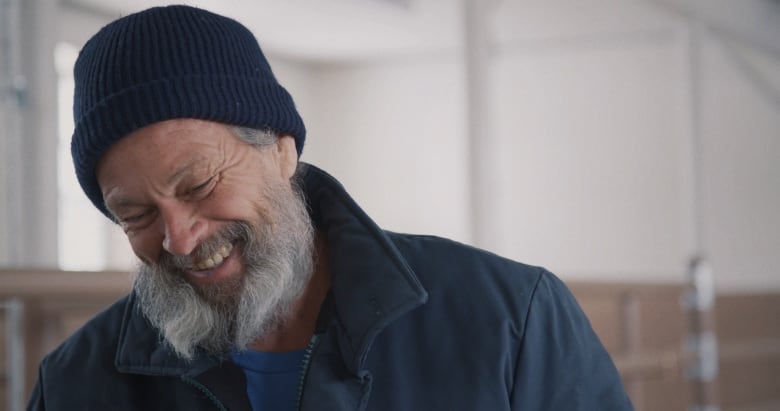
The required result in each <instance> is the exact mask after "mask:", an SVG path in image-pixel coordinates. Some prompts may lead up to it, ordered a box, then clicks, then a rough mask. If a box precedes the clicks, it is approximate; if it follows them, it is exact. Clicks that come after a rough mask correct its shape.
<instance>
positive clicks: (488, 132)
mask: <svg viewBox="0 0 780 411" xmlns="http://www.w3.org/2000/svg"><path fill="white" fill-rule="evenodd" d="M493 6H495V4H494V2H493V1H490V0H464V17H465V22H464V23H465V25H464V34H465V52H464V58H465V68H466V89H467V93H466V97H467V108H468V109H467V115H468V119H467V120H468V121H467V122H468V139H469V162H470V164H469V167H470V173H469V175H470V181H469V184H470V188H471V197H470V199H471V204H470V207H471V240H472V243H473V244H475V245H477V246H479V247H483V248H486V249H489V250H491V251H495V252H499V253H506V252H507V249H508V247H509V244H508V239H509V232H508V229H507V227H508V224H507V223H508V222H509V221H510V217H511V214H510V213H509V211H510V210H509V209H510V207H509V199H508V194H509V192H508V191H507V190H508V184H509V180H510V179H509V170H510V167H509V161H507V159H506V158H505V156H504V155H503V153H506V152H507V147H503V146H502V141H501V139H500V138H499V136H498V135H497V134H496V132H495V130H494V128H493V122H492V105H493V103H494V99H493V96H492V93H491V91H492V89H493V85H492V83H491V80H492V76H491V60H492V58H493V47H492V43H491V38H490V35H489V32H488V31H489V27H490V25H489V24H488V23H489V21H488V19H489V12H490V9H491V8H492V7H493Z"/></svg>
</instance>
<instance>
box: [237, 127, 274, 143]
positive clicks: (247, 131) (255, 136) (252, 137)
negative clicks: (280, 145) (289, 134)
mask: <svg viewBox="0 0 780 411" xmlns="http://www.w3.org/2000/svg"><path fill="white" fill-rule="evenodd" d="M228 129H229V130H230V132H231V133H233V135H234V136H236V137H237V138H238V139H239V140H241V141H243V142H245V143H247V144H250V145H253V146H255V147H257V148H263V147H268V146H270V145H271V144H274V143H276V140H278V139H279V135H278V134H277V133H275V132H274V131H271V130H269V129H265V130H259V129H256V128H251V127H241V126H228Z"/></svg>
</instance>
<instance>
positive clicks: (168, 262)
mask: <svg viewBox="0 0 780 411" xmlns="http://www.w3.org/2000/svg"><path fill="white" fill-rule="evenodd" d="M265 194H266V200H267V202H268V208H267V210H268V214H270V215H263V213H260V212H259V214H260V223H259V226H256V227H255V226H252V225H251V224H250V223H248V222H244V221H237V222H233V223H231V224H229V225H228V226H227V227H226V228H225V229H224V230H222V231H220V232H219V233H217V234H215V235H214V236H213V237H212V238H210V239H208V240H207V241H204V243H203V244H202V245H200V246H199V247H198V249H197V250H196V251H195V252H194V253H193V255H190V256H173V255H171V254H169V253H165V252H164V253H163V255H162V256H161V258H160V261H159V263H157V264H143V263H142V264H141V265H140V267H139V270H138V275H137V276H136V278H135V281H134V283H133V289H134V290H135V292H136V294H137V295H138V299H139V303H140V304H139V306H140V308H141V311H142V313H143V314H144V315H145V316H146V318H147V319H148V320H149V321H150V322H151V324H152V325H153V326H154V327H155V328H157V329H158V330H159V332H160V333H161V335H162V337H163V338H164V340H165V341H166V342H167V343H168V344H169V345H170V346H171V347H172V348H173V350H174V351H175V352H176V353H177V354H178V355H179V356H180V357H182V358H184V359H188V360H189V359H192V358H193V357H194V356H195V354H196V352H197V350H198V349H201V350H203V351H205V352H206V353H208V354H217V355H219V354H224V353H226V352H228V351H230V350H244V349H246V348H247V347H248V346H249V345H250V344H251V343H252V342H254V341H256V340H257V339H260V338H262V337H263V336H265V335H267V334H268V333H269V332H272V331H274V330H276V329H278V328H279V327H280V326H282V325H283V324H284V322H285V321H286V319H287V318H289V316H290V315H292V314H293V313H292V309H293V306H294V304H295V303H296V301H297V300H298V298H299V297H300V296H301V295H302V293H303V291H304V289H305V288H306V285H307V284H308V282H309V279H310V278H311V274H312V268H313V253H314V242H313V239H314V229H313V226H312V223H311V219H310V217H309V214H308V212H307V209H306V203H305V200H304V198H303V194H302V193H301V190H300V189H299V188H298V187H297V185H296V184H293V185H292V189H291V188H290V186H285V185H283V184H281V183H280V184H278V185H276V186H273V187H271V186H269V189H268V190H266V193H265ZM236 240H238V244H243V251H242V255H241V257H242V258H243V262H244V264H245V268H246V273H242V274H243V275H237V276H235V278H230V279H226V280H224V281H220V282H219V283H217V284H214V285H210V286H208V287H195V286H193V285H191V284H190V283H188V282H187V281H185V279H184V276H183V270H184V269H186V268H187V267H191V266H192V261H193V260H198V259H200V258H201V256H210V255H213V252H214V250H216V249H217V248H219V247H220V246H221V245H223V244H225V243H226V242H230V243H231V244H236Z"/></svg>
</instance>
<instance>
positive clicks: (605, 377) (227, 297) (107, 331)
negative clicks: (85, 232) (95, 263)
mask: <svg viewBox="0 0 780 411" xmlns="http://www.w3.org/2000/svg"><path fill="white" fill-rule="evenodd" d="M75 80H76V93H75V101H74V116H75V120H76V128H75V131H74V135H73V142H72V154H73V160H74V164H75V166H76V173H77V175H78V178H79V181H80V183H81V186H82V188H83V189H84V191H85V192H86V194H87V196H88V197H89V198H90V199H91V200H92V202H93V203H94V205H95V206H96V207H97V208H98V209H100V210H101V211H102V212H103V213H104V214H105V215H106V216H107V217H108V218H110V219H112V220H114V221H115V222H117V223H118V224H120V225H121V226H122V228H123V229H124V230H125V232H126V233H127V237H128V239H129V241H130V244H131V246H132V248H133V250H134V252H135V254H136V255H137V256H138V258H139V259H140V262H141V263H140V268H139V270H138V273H137V277H136V278H135V281H134V285H133V292H132V293H131V294H130V295H129V296H127V297H125V298H123V299H122V300H120V301H119V302H117V303H116V304H114V305H113V306H112V307H110V308H108V309H107V310H106V311H104V312H102V313H101V314H99V315H98V316H97V317H95V318H94V319H93V320H91V321H90V322H89V323H88V324H87V325H85V326H84V327H83V328H82V329H81V330H79V331H77V332H76V333H75V334H74V335H73V336H71V337H70V338H69V339H68V340H67V341H66V342H65V343H64V344H63V345H62V346H60V347H59V348H57V349H56V350H55V351H53V352H52V353H51V354H49V355H48V356H47V357H46V358H45V359H44V360H43V362H42V363H41V366H40V375H39V379H38V383H37V385H36V388H35V392H34V394H33V397H32V399H31V402H30V406H29V408H30V409H35V410H42V409H49V410H124V409H128V410H173V409H182V410H214V409H217V410H255V411H257V410H403V411H411V410H492V411H497V410H566V411H569V410H626V409H631V405H630V402H629V400H628V399H627V397H626V394H625V391H624V389H623V387H622V384H621V382H620V378H619V376H618V374H617V372H616V370H615V368H614V366H613V364H612V362H611V360H610V358H609V356H608V355H607V353H606V352H605V350H604V348H603V347H602V345H601V343H600V342H599V340H598V338H597V337H596V335H595V334H594V332H593V331H592V329H591V327H590V325H589V323H588V321H587V319H586V318H585V316H584V315H583V313H582V311H581V310H580V308H579V307H578V305H577V303H576V302H575V300H574V298H573V297H572V296H571V294H570V293H569V291H568V290H567V289H566V287H565V286H564V285H563V284H562V283H561V282H560V281H559V280H558V279H557V278H556V277H554V276H553V275H552V274H550V273H548V272H546V271H545V270H543V269H541V268H536V267H531V266H526V265H522V264H519V263H516V262H512V261H509V260H506V259H503V258H500V257H498V256H495V255H492V254H489V253H487V252H485V251H481V250H478V249H474V248H471V247H468V246H464V245H462V244H457V243H455V242H452V241H448V240H444V239H440V238H435V237H429V236H412V235H404V234H397V233H391V232H387V231H383V230H381V229H380V228H379V227H377V226H376V225H375V224H374V223H373V222H372V221H371V220H370V219H369V218H368V216H366V215H365V214H364V213H363V212H362V211H361V210H360V208H359V207H358V206H357V204H356V203H355V202H354V201H353V200H352V199H351V198H350V197H349V196H348V195H347V193H346V192H345V191H344V189H343V188H342V186H341V185H340V184H339V183H338V182H337V181H336V180H335V179H333V178H332V177H330V176H329V175H327V174H326V173H325V172H323V171H322V170H319V169H317V168H316V167H314V166H311V165H306V164H303V163H299V162H298V157H299V155H300V153H301V150H302V149H303V144H304V141H305V129H304V126H303V122H302V121H301V118H300V117H299V116H298V113H297V111H296V110H295V106H294V105H293V102H292V99H291V97H290V96H289V95H288V94H287V92H286V91H285V90H284V88H282V87H281V86H280V85H279V84H278V83H277V82H276V80H275V78H274V76H273V73H272V72H271V68H270V67H269V66H268V63H267V61H266V60H265V58H264V56H263V54H262V52H261V50H260V48H259V46H258V44H257V42H256V40H255V38H254V37H253V35H252V34H251V33H250V32H249V31H248V30H246V28H244V27H243V26H241V25H240V24H239V23H237V22H235V21H234V20H231V19H228V18H225V17H221V16H218V15H215V14H212V13H209V12H207V11H204V10H199V9H195V8H191V7H185V6H171V7H164V8H153V9H149V10H146V11H142V12H140V13H136V14H132V15H129V16H126V17H123V18H121V19H119V20H117V21H115V22H113V23H111V24H109V25H108V26H106V27H104V28H103V29H102V30H100V32H98V33H97V34H96V35H95V36H94V37H93V38H92V39H90V40H89V42H87V44H86V45H85V46H84V48H83V50H82V51H81V53H80V55H79V58H78V61H77V63H76V67H75Z"/></svg>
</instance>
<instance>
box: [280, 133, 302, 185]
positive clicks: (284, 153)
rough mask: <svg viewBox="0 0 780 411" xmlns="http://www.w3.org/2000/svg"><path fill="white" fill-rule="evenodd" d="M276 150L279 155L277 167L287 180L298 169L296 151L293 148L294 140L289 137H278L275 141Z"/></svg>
mask: <svg viewBox="0 0 780 411" xmlns="http://www.w3.org/2000/svg"><path fill="white" fill-rule="evenodd" d="M276 150H277V154H278V155H279V167H281V172H282V176H283V177H284V178H286V179H287V180H289V179H291V178H292V176H293V174H295V169H296V168H297V167H298V149H297V148H296V147H295V138H293V136H290V135H283V136H281V137H279V139H278V140H276Z"/></svg>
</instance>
